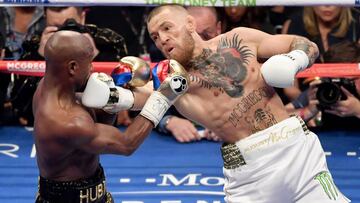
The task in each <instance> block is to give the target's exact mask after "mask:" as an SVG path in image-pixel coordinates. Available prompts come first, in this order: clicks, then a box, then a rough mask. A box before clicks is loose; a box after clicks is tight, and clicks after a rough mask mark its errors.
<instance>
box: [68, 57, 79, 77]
mask: <svg viewBox="0 0 360 203" xmlns="http://www.w3.org/2000/svg"><path fill="white" fill-rule="evenodd" d="M78 67H79V64H78V63H77V62H76V61H74V60H71V61H70V62H69V63H68V71H69V74H70V75H71V76H74V75H75V74H76V71H77V69H78Z"/></svg>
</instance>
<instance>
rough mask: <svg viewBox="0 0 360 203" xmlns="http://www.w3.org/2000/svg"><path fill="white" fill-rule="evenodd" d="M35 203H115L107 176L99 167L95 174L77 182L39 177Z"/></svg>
mask: <svg viewBox="0 0 360 203" xmlns="http://www.w3.org/2000/svg"><path fill="white" fill-rule="evenodd" d="M38 188H39V190H38V194H37V198H36V201H35V203H113V202H114V200H113V198H112V196H111V194H110V193H109V192H107V191H106V186H105V175H104V170H103V168H102V167H101V166H100V165H99V168H98V170H96V172H95V174H94V175H92V176H91V177H88V178H86V179H81V180H76V181H53V180H48V179H46V178H43V177H41V176H40V177H39V185H38Z"/></svg>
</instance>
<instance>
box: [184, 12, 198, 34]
mask: <svg viewBox="0 0 360 203" xmlns="http://www.w3.org/2000/svg"><path fill="white" fill-rule="evenodd" d="M186 28H187V30H188V31H189V32H190V33H193V32H195V31H196V22H195V19H194V17H192V16H191V15H188V16H187V17H186Z"/></svg>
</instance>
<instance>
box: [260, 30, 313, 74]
mask: <svg viewBox="0 0 360 203" xmlns="http://www.w3.org/2000/svg"><path fill="white" fill-rule="evenodd" d="M274 44H275V45H276V46H274ZM293 50H302V51H304V52H305V54H306V55H307V56H308V58H309V63H308V66H307V67H310V66H311V65H312V64H314V62H315V60H316V58H317V57H318V56H319V49H318V47H317V45H316V44H315V43H313V42H311V41H310V40H308V39H306V38H305V37H301V36H296V35H268V36H267V37H265V38H264V39H262V40H261V42H260V44H259V45H258V56H259V57H264V58H268V57H270V56H273V55H276V54H282V53H287V52H290V51H293Z"/></svg>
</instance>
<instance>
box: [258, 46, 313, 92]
mask: <svg viewBox="0 0 360 203" xmlns="http://www.w3.org/2000/svg"><path fill="white" fill-rule="evenodd" d="M308 65H309V57H308V56H307V55H306V53H305V52H304V51H302V50H293V51H291V52H289V53H287V54H280V55H275V56H272V57H270V58H269V59H268V60H267V61H266V62H265V63H264V64H263V65H262V66H261V73H262V76H263V78H264V80H265V82H266V83H267V84H268V85H270V86H273V87H279V88H285V87H289V86H292V85H293V83H294V79H295V75H296V74H297V73H298V72H299V71H301V70H304V69H305V68H307V66H308Z"/></svg>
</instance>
